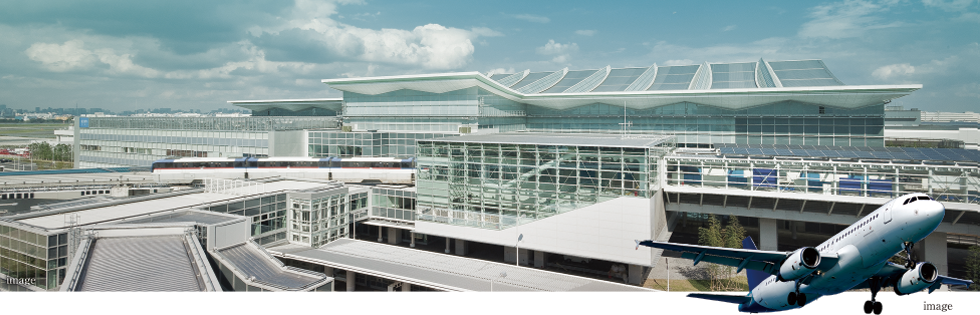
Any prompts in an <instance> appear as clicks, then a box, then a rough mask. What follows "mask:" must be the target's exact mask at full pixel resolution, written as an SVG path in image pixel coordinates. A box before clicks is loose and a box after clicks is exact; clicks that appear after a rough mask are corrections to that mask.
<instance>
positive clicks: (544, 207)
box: [416, 134, 674, 230]
mask: <svg viewBox="0 0 980 315" xmlns="http://www.w3.org/2000/svg"><path fill="white" fill-rule="evenodd" d="M535 136H536V135H534V134H528V137H529V138H533V137H535ZM457 139H458V140H452V139H450V140H439V139H433V140H420V141H419V144H418V153H417V155H418V157H417V166H416V168H417V173H418V177H417V181H416V186H417V188H418V197H417V199H418V201H417V202H418V205H417V215H418V220H421V221H431V222H439V223H447V224H453V225H464V226H471V227H479V228H487V229H498V230H499V229H506V228H509V227H512V226H515V225H517V224H525V223H529V222H532V221H535V220H538V219H542V218H547V217H550V216H553V215H556V214H560V213H563V212H567V211H571V210H575V209H578V208H582V207H585V206H589V205H592V204H596V203H599V202H603V201H606V200H611V199H614V198H619V197H623V196H632V197H643V198H650V197H652V196H653V193H654V192H655V191H656V190H657V189H658V188H659V186H657V183H658V181H657V175H658V173H657V170H658V168H657V165H658V160H659V159H660V158H661V157H662V156H664V155H665V154H666V153H667V152H669V151H670V150H671V149H672V148H673V147H674V143H673V142H671V141H670V140H669V139H672V138H666V139H667V140H666V141H662V142H659V143H656V144H654V145H650V146H645V147H616V146H612V147H610V146H596V145H594V144H592V145H575V144H568V145H546V144H514V143H487V142H485V141H481V142H466V139H465V137H462V138H457ZM518 217H519V218H520V219H519V220H518Z"/></svg>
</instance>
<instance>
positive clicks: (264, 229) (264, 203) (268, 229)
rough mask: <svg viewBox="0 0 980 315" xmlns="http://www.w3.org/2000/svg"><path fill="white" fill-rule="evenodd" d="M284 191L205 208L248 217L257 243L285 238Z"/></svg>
mask: <svg viewBox="0 0 980 315" xmlns="http://www.w3.org/2000/svg"><path fill="white" fill-rule="evenodd" d="M287 197H288V196H287V195H286V194H285V193H282V194H276V195H269V196H263V197H256V198H249V199H242V200H236V201H231V202H226V203H221V204H216V205H212V206H210V207H208V208H206V209H205V210H208V211H214V212H220V213H227V214H233V215H240V216H245V217H249V219H251V222H252V227H251V229H250V230H251V237H253V238H254V239H255V242H256V243H258V244H259V245H265V244H269V243H273V242H276V241H280V240H284V239H286V206H287V204H288V200H287V199H288V198H287Z"/></svg>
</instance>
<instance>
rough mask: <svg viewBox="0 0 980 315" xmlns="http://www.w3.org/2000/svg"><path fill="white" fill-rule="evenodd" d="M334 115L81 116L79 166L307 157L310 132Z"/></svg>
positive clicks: (332, 125) (333, 123) (327, 123)
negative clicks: (308, 133)
mask: <svg viewBox="0 0 980 315" xmlns="http://www.w3.org/2000/svg"><path fill="white" fill-rule="evenodd" d="M338 125H339V123H338V122H337V121H336V119H334V118H332V117H320V118H318V117H81V118H79V119H78V122H76V123H75V129H74V130H75V139H76V141H75V147H74V152H75V165H76V167H77V168H91V167H119V166H142V167H149V166H150V165H151V164H152V163H153V161H156V160H160V159H165V158H176V157H249V156H259V157H263V156H305V155H306V149H307V147H306V144H305V142H304V140H305V139H306V133H307V131H306V130H310V129H323V128H336V127H337V126H338Z"/></svg>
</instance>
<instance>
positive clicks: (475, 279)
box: [269, 239, 651, 292]
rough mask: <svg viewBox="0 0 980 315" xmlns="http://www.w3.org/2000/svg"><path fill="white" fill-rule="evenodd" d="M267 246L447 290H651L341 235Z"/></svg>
mask: <svg viewBox="0 0 980 315" xmlns="http://www.w3.org/2000/svg"><path fill="white" fill-rule="evenodd" d="M269 251H270V252H272V253H273V255H274V256H277V257H282V258H285V259H290V260H298V261H304V262H311V263H315V264H320V265H324V266H328V267H333V268H339V269H345V270H353V271H355V272H357V273H363V274H368V275H375V276H380V277H383V278H386V279H397V280H399V281H403V282H405V283H410V284H414V285H422V286H426V287H431V288H437V289H440V290H445V291H562V292H565V291H585V292H596V291H629V292H644V291H651V290H648V289H644V288H639V287H635V286H629V285H623V284H617V283H612V282H607V281H602V280H594V279H588V278H582V277H576V276H570V275H565V274H559V273H554V272H548V271H542V270H535V269H530V268H521V267H516V266H513V265H507V264H501V263H493V262H487V261H482V260H476V259H470V258H463V257H456V256H451V255H444V254H438V253H431V252H425V251H419V250H413V249H408V248H403V247H397V246H391V245H384V244H377V243H371V242H366V241H359V240H351V239H342V240H337V241H336V242H332V243H330V244H328V245H326V246H323V247H321V248H316V249H311V248H308V247H302V246H294V245H281V246H277V247H272V248H270V249H269ZM502 275H503V276H502ZM491 288H492V289H491Z"/></svg>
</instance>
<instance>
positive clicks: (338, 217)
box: [289, 192, 368, 247]
mask: <svg viewBox="0 0 980 315" xmlns="http://www.w3.org/2000/svg"><path fill="white" fill-rule="evenodd" d="M367 198H368V193H367V192H363V193H355V194H349V195H348V194H337V195H332V196H306V197H294V198H292V199H291V200H290V207H289V220H290V221H289V238H290V240H291V241H293V242H300V243H305V244H309V245H310V246H312V247H320V246H323V245H325V244H327V243H329V242H332V241H335V240H337V239H339V238H347V237H350V230H349V224H350V220H351V218H350V212H352V211H362V210H366V209H367V206H368V205H367V204H368V202H367Z"/></svg>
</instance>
